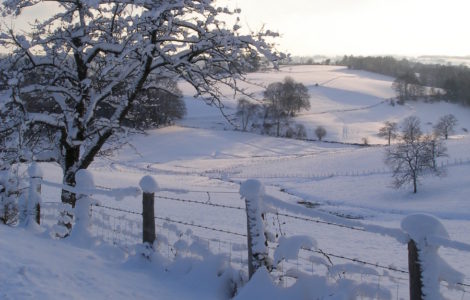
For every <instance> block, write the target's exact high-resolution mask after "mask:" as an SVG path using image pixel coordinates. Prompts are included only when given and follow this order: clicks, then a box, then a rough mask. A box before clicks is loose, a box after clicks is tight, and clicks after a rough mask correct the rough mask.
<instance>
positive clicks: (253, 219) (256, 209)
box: [240, 179, 271, 279]
mask: <svg viewBox="0 0 470 300" xmlns="http://www.w3.org/2000/svg"><path fill="white" fill-rule="evenodd" d="M264 193H265V190H264V186H263V184H262V183H261V182H259V181H258V180H253V179H250V180H247V181H245V182H244V183H243V184H242V185H241V186H240V195H241V197H242V198H244V199H245V205H246V220H247V239H248V276H249V278H250V279H251V277H252V276H253V274H254V273H255V272H256V270H258V268H260V267H262V266H266V267H267V268H268V269H269V268H270V265H271V263H270V259H269V252H268V243H267V239H266V235H265V228H264V215H265V212H264V207H263V197H264Z"/></svg>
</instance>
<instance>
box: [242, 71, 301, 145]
mask: <svg viewBox="0 0 470 300" xmlns="http://www.w3.org/2000/svg"><path fill="white" fill-rule="evenodd" d="M263 96H264V100H263V102H262V103H258V102H254V101H250V100H248V99H247V98H241V99H239V100H238V105H237V117H238V118H239V120H240V125H241V126H240V127H241V129H242V130H243V131H247V130H255V131H260V132H261V133H263V134H268V135H274V136H285V137H297V138H305V137H306V132H305V128H304V127H303V126H302V125H301V124H295V125H294V126H292V121H291V119H292V118H293V117H295V116H296V114H297V113H299V112H300V111H302V110H307V109H309V108H310V96H309V94H308V89H307V88H306V87H305V86H304V85H303V84H302V83H299V82H296V81H295V80H294V79H292V78H291V77H286V78H284V80H283V81H282V82H274V83H271V84H269V86H268V87H267V88H266V90H265V91H264V93H263Z"/></svg>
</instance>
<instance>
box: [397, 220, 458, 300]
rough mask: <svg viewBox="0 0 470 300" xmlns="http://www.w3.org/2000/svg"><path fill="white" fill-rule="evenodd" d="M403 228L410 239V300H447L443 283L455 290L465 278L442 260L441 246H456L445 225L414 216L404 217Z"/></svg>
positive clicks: (437, 221)
mask: <svg viewBox="0 0 470 300" xmlns="http://www.w3.org/2000/svg"><path fill="white" fill-rule="evenodd" d="M401 228H402V230H403V231H404V232H406V233H407V234H408V236H409V243H408V251H409V252H408V259H409V262H408V263H409V267H408V268H409V273H410V299H411V300H424V299H426V300H434V299H444V297H443V296H442V295H441V292H440V285H441V281H446V282H447V283H448V285H449V287H452V286H455V285H456V284H457V283H459V282H461V281H462V280H463V274H461V273H460V272H458V271H456V270H454V269H453V268H452V267H451V266H450V265H449V264H447V263H446V262H445V261H444V260H443V259H442V258H441V257H440V256H439V253H438V250H439V246H440V245H448V244H452V243H453V241H449V234H448V233H447V230H446V229H445V228H444V225H442V223H441V222H440V221H439V220H438V219H437V218H435V217H434V216H431V215H426V214H415V215H410V216H407V217H405V218H404V219H403V220H402V222H401Z"/></svg>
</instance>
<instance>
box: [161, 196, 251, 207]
mask: <svg viewBox="0 0 470 300" xmlns="http://www.w3.org/2000/svg"><path fill="white" fill-rule="evenodd" d="M155 198H159V199H165V200H172V201H178V202H186V203H195V204H200V205H207V206H214V207H221V208H228V209H237V210H245V208H244V207H239V206H231V205H225V204H216V203H212V202H202V201H197V200H189V199H182V198H175V197H167V196H155Z"/></svg>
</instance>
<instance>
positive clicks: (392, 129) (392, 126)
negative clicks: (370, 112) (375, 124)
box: [378, 121, 398, 146]
mask: <svg viewBox="0 0 470 300" xmlns="http://www.w3.org/2000/svg"><path fill="white" fill-rule="evenodd" d="M378 136H379V137H382V138H386V139H387V140H388V145H389V146H390V143H391V141H392V140H394V139H396V138H397V137H398V124H397V123H396V122H390V121H386V122H385V123H384V126H383V127H382V128H380V129H379V133H378Z"/></svg>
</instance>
